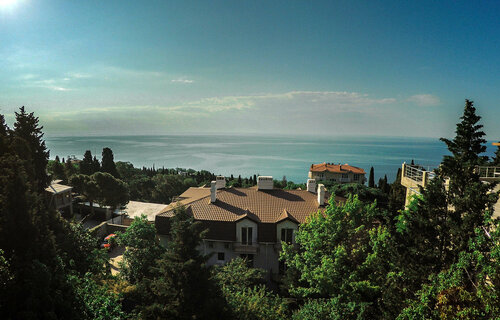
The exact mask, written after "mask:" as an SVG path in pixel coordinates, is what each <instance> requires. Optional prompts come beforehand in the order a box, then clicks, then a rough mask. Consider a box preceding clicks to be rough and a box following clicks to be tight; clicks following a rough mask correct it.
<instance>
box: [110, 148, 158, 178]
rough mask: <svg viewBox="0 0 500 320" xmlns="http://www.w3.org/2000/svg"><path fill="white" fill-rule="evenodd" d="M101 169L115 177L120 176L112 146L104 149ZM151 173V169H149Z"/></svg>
mask: <svg viewBox="0 0 500 320" xmlns="http://www.w3.org/2000/svg"><path fill="white" fill-rule="evenodd" d="M101 171H102V172H107V173H109V174H110V175H112V176H113V177H115V178H118V179H119V178H120V175H119V174H118V171H117V170H116V165H115V161H114V156H113V151H112V150H111V149H110V148H104V149H102V163H101ZM148 173H149V170H148Z"/></svg>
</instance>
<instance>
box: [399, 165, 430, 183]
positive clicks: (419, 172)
mask: <svg viewBox="0 0 500 320" xmlns="http://www.w3.org/2000/svg"><path fill="white" fill-rule="evenodd" d="M404 168H405V170H404V172H403V176H404V177H406V178H409V179H411V180H413V181H416V182H418V183H420V184H425V183H427V181H428V180H432V179H434V178H435V177H436V174H435V173H434V172H433V171H427V170H425V169H424V168H422V167H421V166H415V165H409V164H405V166H404ZM424 176H426V178H425V179H426V181H424Z"/></svg>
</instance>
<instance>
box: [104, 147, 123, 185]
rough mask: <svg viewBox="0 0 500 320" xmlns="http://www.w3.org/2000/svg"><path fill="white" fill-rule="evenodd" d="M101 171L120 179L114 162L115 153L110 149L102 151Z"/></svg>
mask: <svg viewBox="0 0 500 320" xmlns="http://www.w3.org/2000/svg"><path fill="white" fill-rule="evenodd" d="M101 171H102V172H107V173H109V174H111V175H112V176H113V177H115V178H118V179H119V178H120V175H119V174H118V171H117V170H116V165H115V161H114V156H113V151H112V150H111V149H110V148H104V149H102V163H101Z"/></svg>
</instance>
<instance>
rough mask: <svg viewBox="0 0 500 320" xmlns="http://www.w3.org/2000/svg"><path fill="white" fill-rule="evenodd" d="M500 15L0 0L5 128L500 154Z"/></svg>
mask: <svg viewBox="0 0 500 320" xmlns="http://www.w3.org/2000/svg"><path fill="white" fill-rule="evenodd" d="M499 16H500V3H499V2H497V1H491V2H490V1H412V2H410V1H295V0H287V1H257V0H252V1H187V0H183V1H123V0H121V1H113V0H107V1H91V0H88V1H62V0H61V1H58V0H0V113H1V114H4V115H5V116H6V119H7V122H8V123H9V124H12V122H13V119H14V112H15V111H16V110H18V108H19V107H20V106H22V105H24V106H26V108H27V110H28V111H33V112H35V114H36V115H37V116H39V118H40V121H41V123H42V124H43V125H44V131H45V132H46V134H47V135H48V136H51V135H53V136H65V135H67V136H84V135H134V134H138V135H150V134H177V133H179V134H183V133H217V134H219V133H222V134H247V133H248V134H251V133H259V134H300V135H302V134H310V135H331V136H337V135H342V136H346V135H347V136H349V135H377V136H414V137H442V136H444V137H450V136H453V134H454V127H455V124H456V123H457V122H458V121H459V117H460V115H461V114H462V112H463V106H464V100H465V99H466V98H468V99H471V100H474V102H475V105H476V107H477V110H478V114H479V115H481V116H482V117H483V119H482V123H483V124H484V126H485V128H484V131H485V132H486V134H487V138H488V140H498V139H500V95H498V91H499V88H500V77H499V75H500V19H498V17H499Z"/></svg>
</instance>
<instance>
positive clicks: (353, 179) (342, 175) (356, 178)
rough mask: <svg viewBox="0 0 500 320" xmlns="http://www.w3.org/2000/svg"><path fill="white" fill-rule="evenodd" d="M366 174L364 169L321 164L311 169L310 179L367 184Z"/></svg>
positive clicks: (313, 165)
mask: <svg viewBox="0 0 500 320" xmlns="http://www.w3.org/2000/svg"><path fill="white" fill-rule="evenodd" d="M365 175H366V172H365V170H363V169H362V168H358V167H354V166H350V165H348V164H347V163H346V164H333V163H326V162H324V163H320V164H312V165H311V167H310V168H309V175H308V177H309V179H314V180H316V181H318V182H321V181H324V182H330V183H361V184H363V183H365V181H366V178H365Z"/></svg>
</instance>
